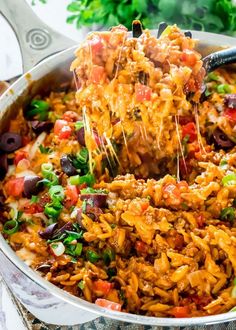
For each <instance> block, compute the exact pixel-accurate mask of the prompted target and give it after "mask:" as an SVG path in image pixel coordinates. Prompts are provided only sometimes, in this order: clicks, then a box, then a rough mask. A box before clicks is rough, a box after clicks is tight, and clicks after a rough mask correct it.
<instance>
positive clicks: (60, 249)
mask: <svg viewBox="0 0 236 330" xmlns="http://www.w3.org/2000/svg"><path fill="white" fill-rule="evenodd" d="M50 247H51V249H52V251H53V253H54V254H55V256H57V257H59V256H61V255H62V254H63V253H64V252H65V246H64V244H63V243H62V242H57V243H51V244H50Z"/></svg>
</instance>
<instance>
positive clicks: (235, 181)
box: [222, 173, 236, 187]
mask: <svg viewBox="0 0 236 330" xmlns="http://www.w3.org/2000/svg"><path fill="white" fill-rule="evenodd" d="M222 184H223V186H226V187H227V186H233V185H236V174H234V173H230V174H227V175H226V176H224V177H223V179H222Z"/></svg>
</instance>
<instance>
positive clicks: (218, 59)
mask: <svg viewBox="0 0 236 330" xmlns="http://www.w3.org/2000/svg"><path fill="white" fill-rule="evenodd" d="M230 63H236V47H232V48H228V49H224V50H220V51H218V52H215V53H212V54H209V55H207V56H206V57H204V58H203V66H204V68H205V70H206V72H207V73H209V72H211V71H213V70H215V69H217V68H219V67H220V66H222V65H224V64H230Z"/></svg>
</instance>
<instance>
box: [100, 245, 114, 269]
mask: <svg viewBox="0 0 236 330" xmlns="http://www.w3.org/2000/svg"><path fill="white" fill-rule="evenodd" d="M115 257H116V254H115V251H114V250H113V249H111V248H106V249H105V250H104V251H103V254H102V258H103V261H104V264H105V265H106V266H108V265H109V264H110V262H111V261H113V260H115Z"/></svg>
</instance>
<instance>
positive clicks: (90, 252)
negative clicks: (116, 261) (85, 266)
mask: <svg viewBox="0 0 236 330" xmlns="http://www.w3.org/2000/svg"><path fill="white" fill-rule="evenodd" d="M86 258H87V260H88V261H90V262H92V263H95V262H97V261H98V260H99V259H100V256H99V255H98V254H97V252H95V251H93V250H87V252H86Z"/></svg>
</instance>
